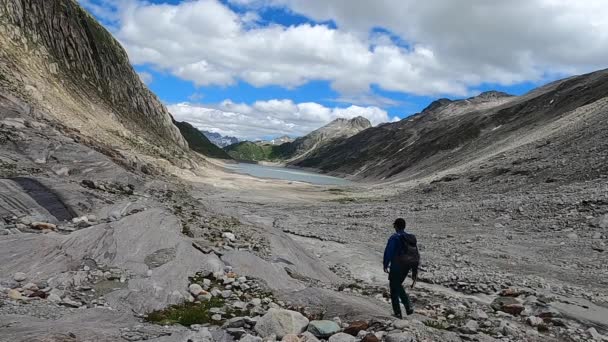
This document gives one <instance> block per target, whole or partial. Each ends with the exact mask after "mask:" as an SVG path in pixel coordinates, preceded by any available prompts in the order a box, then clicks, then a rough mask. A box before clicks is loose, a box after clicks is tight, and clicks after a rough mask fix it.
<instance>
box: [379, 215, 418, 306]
mask: <svg viewBox="0 0 608 342" xmlns="http://www.w3.org/2000/svg"><path fill="white" fill-rule="evenodd" d="M393 227H394V228H395V234H393V235H392V236H391V237H390V238H389V239H388V243H387V244H386V248H385V249H384V272H386V273H388V280H389V284H390V290H391V303H392V305H393V312H394V314H395V317H397V318H402V316H401V307H400V306H399V300H401V302H402V303H403V305H404V306H405V312H406V314H407V315H411V314H413V313H414V307H413V306H412V303H411V302H410V298H409V297H408V295H407V293H406V292H405V289H404V288H403V285H402V284H403V282H404V281H405V278H406V277H407V274H408V273H409V272H410V270H411V271H412V280H413V281H412V288H414V285H415V284H416V280H417V278H418V264H419V263H420V254H419V253H418V246H417V241H416V236H415V235H413V234H408V233H407V232H406V231H405V220H404V219H402V218H398V219H396V220H395V223H393Z"/></svg>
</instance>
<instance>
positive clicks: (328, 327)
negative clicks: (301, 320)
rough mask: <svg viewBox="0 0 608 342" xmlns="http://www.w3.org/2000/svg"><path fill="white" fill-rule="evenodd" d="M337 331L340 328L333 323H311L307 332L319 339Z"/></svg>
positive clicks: (325, 321)
mask: <svg viewBox="0 0 608 342" xmlns="http://www.w3.org/2000/svg"><path fill="white" fill-rule="evenodd" d="M339 331H340V326H339V325H338V324H337V323H336V322H334V321H327V320H324V321H312V322H310V324H309V325H308V332H310V333H312V334H313V335H315V336H316V337H321V338H327V337H329V336H331V335H333V334H335V333H338V332H339Z"/></svg>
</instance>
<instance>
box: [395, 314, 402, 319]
mask: <svg viewBox="0 0 608 342" xmlns="http://www.w3.org/2000/svg"><path fill="white" fill-rule="evenodd" d="M393 317H395V318H396V319H403V316H402V315H401V314H400V313H398V314H394V315H393Z"/></svg>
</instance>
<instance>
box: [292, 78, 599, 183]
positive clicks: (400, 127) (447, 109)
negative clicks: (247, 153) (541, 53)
mask: <svg viewBox="0 0 608 342" xmlns="http://www.w3.org/2000/svg"><path fill="white" fill-rule="evenodd" d="M607 75H608V72H607V71H606V70H600V71H597V72H594V73H590V74H586V75H581V76H577V77H572V78H568V79H565V80H561V81H556V82H553V83H551V84H548V85H546V86H543V87H540V88H538V89H536V90H534V91H531V92H530V93H528V94H525V95H522V96H519V97H513V96H507V95H505V94H500V93H495V92H492V93H484V94H481V95H479V96H477V97H473V98H470V99H466V100H458V101H450V100H447V99H442V100H438V101H435V102H434V103H432V104H431V105H430V106H429V107H427V108H426V109H425V110H423V111H422V112H421V113H418V114H416V115H413V116H411V117H408V118H405V119H403V120H401V121H399V122H396V123H388V124H383V125H379V126H378V127H373V128H370V129H367V130H365V131H363V132H360V133H358V134H356V135H354V136H352V137H350V138H347V139H345V140H342V141H338V142H336V143H332V144H328V145H326V146H324V147H323V148H320V149H318V150H316V151H315V152H313V153H311V154H309V155H307V157H306V158H303V159H301V160H299V161H297V162H295V163H294V165H295V166H299V167H306V168H314V169H318V170H321V171H324V172H327V173H330V174H333V175H341V176H347V177H351V178H354V179H361V180H369V181H381V180H395V181H403V180H408V179H418V178H422V177H438V178H440V177H442V176H444V175H447V174H458V173H460V172H463V171H464V172H468V171H470V169H476V168H477V167H478V166H480V165H483V164H484V163H485V164H490V163H491V162H492V160H493V159H496V158H499V156H501V155H503V154H504V153H505V152H506V151H511V153H512V154H519V155H526V156H527V157H526V158H528V159H527V161H526V162H525V163H526V166H527V167H529V168H530V169H537V170H538V172H535V174H540V173H543V174H544V175H545V177H546V178H560V177H561V178H564V176H565V175H557V174H554V175H551V173H557V172H558V170H559V171H561V172H563V171H568V172H569V175H568V176H567V178H572V177H577V175H578V176H580V175H583V174H593V175H597V174H598V173H597V170H598V168H600V169H601V168H602V167H601V166H600V164H601V163H600V159H601V158H602V152H601V151H600V152H599V153H585V152H584V151H599V150H598V146H603V144H604V143H603V140H604V139H603V137H604V134H603V133H602V132H601V131H600V130H601V129H600V127H597V130H596V127H595V126H594V125H600V126H603V125H604V123H605V122H606V120H605V117H606V113H607V112H606V105H605V102H606V79H607V77H608V76H607ZM591 131H593V133H592V132H591ZM596 131H597V132H596ZM603 131H605V129H603ZM596 133H597V134H596ZM579 136H581V137H582V136H589V137H591V139H587V140H581V141H579V142H578V143H577V144H570V143H571V142H572V140H573V137H579ZM575 139H578V138H575ZM543 144H548V145H549V144H551V146H545V147H541V146H542V145H543ZM541 148H542V150H543V151H542V152H543V154H542V155H540V156H539V153H538V152H539V151H538V149H541ZM573 155H577V156H580V158H583V159H585V162H584V163H583V162H580V163H579V162H576V163H572V164H570V165H568V167H566V168H563V167H561V166H562V165H557V163H558V161H563V160H567V159H569V158H570V157H571V156H573ZM541 160H542V163H541V162H540V161H541ZM551 161H553V162H552V163H553V167H551V166H549V165H550V164H551ZM531 164H534V165H531ZM486 171H488V168H481V167H480V168H477V169H476V170H475V171H473V172H479V173H486ZM592 177H594V176H592Z"/></svg>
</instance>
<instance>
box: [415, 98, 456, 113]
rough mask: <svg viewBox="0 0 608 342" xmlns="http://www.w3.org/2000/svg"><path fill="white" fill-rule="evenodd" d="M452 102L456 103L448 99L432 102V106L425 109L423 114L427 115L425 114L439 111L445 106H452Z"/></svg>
mask: <svg viewBox="0 0 608 342" xmlns="http://www.w3.org/2000/svg"><path fill="white" fill-rule="evenodd" d="M452 102H454V101H452V100H450V99H447V98H441V99H438V100H435V101H433V102H431V104H430V105H428V106H427V107H426V108H424V109H423V110H422V112H423V113H425V112H431V111H434V110H437V109H439V108H441V107H443V106H446V105H448V104H450V103H452Z"/></svg>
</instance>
